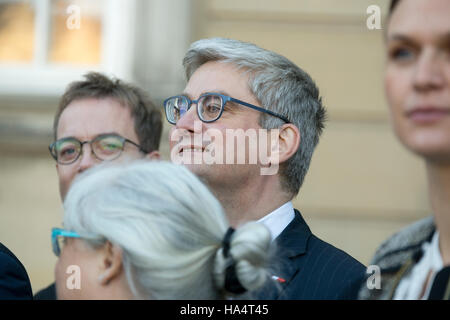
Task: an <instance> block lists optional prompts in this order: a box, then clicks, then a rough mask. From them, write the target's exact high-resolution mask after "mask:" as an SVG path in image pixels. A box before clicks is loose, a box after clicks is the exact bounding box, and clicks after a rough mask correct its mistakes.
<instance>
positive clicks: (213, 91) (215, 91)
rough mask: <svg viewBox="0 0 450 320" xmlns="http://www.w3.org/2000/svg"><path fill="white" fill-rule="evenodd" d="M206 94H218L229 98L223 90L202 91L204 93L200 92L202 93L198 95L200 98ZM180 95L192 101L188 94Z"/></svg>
mask: <svg viewBox="0 0 450 320" xmlns="http://www.w3.org/2000/svg"><path fill="white" fill-rule="evenodd" d="M207 93H220V94H223V95H224V96H228V97H231V96H230V95H229V94H228V93H227V92H225V91H223V90H208V91H204V92H202V93H201V94H200V96H201V95H204V94H207ZM181 95H182V96H186V97H188V98H189V100H193V99H192V96H191V95H190V94H189V93H187V92H183V93H181ZM200 96H198V97H197V99H198V98H199V97H200ZM194 100H195V99H194Z"/></svg>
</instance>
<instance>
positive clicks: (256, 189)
mask: <svg viewBox="0 0 450 320" xmlns="http://www.w3.org/2000/svg"><path fill="white" fill-rule="evenodd" d="M183 65H184V69H185V73H186V77H187V80H188V82H187V85H186V87H185V89H184V92H183V93H182V94H180V95H177V96H173V97H170V98H168V99H166V100H165V102H164V108H165V114H166V118H167V120H168V121H169V122H170V123H171V124H172V125H173V127H172V130H171V134H170V147H171V158H172V160H173V161H177V162H181V163H183V164H185V165H186V166H187V167H188V168H189V169H190V170H192V171H193V172H194V173H196V174H197V175H198V176H199V177H201V178H202V179H203V180H204V181H205V182H206V183H207V185H208V186H209V187H210V188H211V190H212V191H213V193H214V194H215V196H216V197H217V198H218V199H219V200H220V202H221V204H222V205H223V207H224V209H225V211H226V213H227V216H228V218H229V220H230V222H231V225H232V226H234V227H236V226H238V225H241V224H244V223H245V222H247V221H251V220H259V221H261V222H262V223H264V224H265V225H266V226H267V227H269V229H270V230H271V232H272V238H273V239H274V241H276V242H277V245H278V246H277V247H278V252H277V254H276V258H275V259H273V266H274V268H275V270H278V271H275V272H276V273H274V274H273V275H272V276H271V278H270V280H269V281H268V282H267V285H266V287H265V288H264V289H263V290H261V291H260V292H259V293H258V296H257V297H258V298H260V299H348V298H353V296H351V294H352V292H353V291H354V289H355V288H356V287H358V286H359V285H360V283H361V281H362V279H363V277H364V272H365V267H364V266H363V265H362V264H361V263H359V262H358V261H357V260H355V259H354V258H352V257H351V256H349V255H348V254H347V253H345V252H343V251H342V250H339V249H337V248H335V247H333V246H332V245H330V244H328V243H326V242H324V241H322V240H320V239H318V238H317V237H316V236H314V235H313V234H312V233H311V231H310V229H309V227H308V225H307V224H306V222H305V221H304V219H303V218H302V215H301V214H300V212H299V211H298V210H295V209H294V208H293V204H292V199H293V198H294V197H295V196H296V195H297V194H298V192H299V189H300V187H301V185H302V183H303V180H304V177H305V175H306V173H307V171H308V167H309V163H310V160H311V157H312V154H313V151H314V148H315V146H316V145H317V143H318V141H319V136H320V134H321V132H322V129H323V127H324V119H325V109H324V107H323V106H322V103H321V98H320V97H319V91H318V89H317V87H316V86H315V84H314V82H313V80H312V79H311V78H310V76H309V75H308V74H307V73H305V72H304V71H303V70H301V69H300V68H298V67H297V66H296V65H294V64H293V63H292V62H290V61H289V60H288V59H286V58H284V57H282V56H280V55H278V54H276V53H274V52H270V51H267V50H264V49H262V48H259V47H257V46H255V45H253V44H250V43H245V42H241V41H236V40H230V39H220V38H214V39H204V40H200V41H197V42H195V43H193V44H192V45H191V47H190V48H189V50H188V52H187V53H186V55H185V57H184V60H183ZM264 130H265V131H267V134H266V135H260V134H259V132H261V131H264ZM257 133H258V134H257ZM273 133H275V134H273ZM212 137H213V138H212ZM235 139H237V140H239V139H240V140H239V141H240V142H238V143H236V142H235V141H236V140H235ZM261 146H262V147H261ZM264 146H266V147H264ZM261 148H262V149H264V150H262V151H263V152H262V153H261V150H260V149H261ZM242 149H244V151H243V154H244V156H243V158H244V159H245V161H244V163H242V162H239V161H237V159H236V154H237V152H236V150H238V151H239V150H241V152H242ZM255 152H256V153H257V154H256V155H255ZM264 152H266V153H267V154H266V155H267V157H266V159H265V160H266V161H263V158H264V157H263V155H264ZM211 157H212V158H213V159H214V161H210V160H211ZM255 157H256V158H257V161H254V162H251V161H250V160H251V159H255ZM271 165H279V170H277V171H276V172H275V173H272V174H262V171H261V169H262V168H264V167H268V166H271Z"/></svg>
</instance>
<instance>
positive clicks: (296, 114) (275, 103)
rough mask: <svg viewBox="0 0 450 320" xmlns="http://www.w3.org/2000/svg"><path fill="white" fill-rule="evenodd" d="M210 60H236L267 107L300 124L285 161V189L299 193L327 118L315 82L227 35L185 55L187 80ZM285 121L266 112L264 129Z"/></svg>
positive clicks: (201, 43) (274, 56)
mask: <svg viewBox="0 0 450 320" xmlns="http://www.w3.org/2000/svg"><path fill="white" fill-rule="evenodd" d="M210 61H221V62H224V63H230V64H232V65H234V66H236V67H237V68H238V69H240V70H243V71H244V72H248V73H249V83H248V85H249V89H250V91H251V92H252V93H253V95H254V96H255V97H256V99H258V101H259V102H260V103H261V105H262V106H263V107H264V108H267V109H268V110H271V111H274V112H276V113H278V114H281V115H283V116H285V117H287V118H288V119H289V120H290V121H291V122H292V123H293V124H294V125H296V126H297V127H298V128H299V131H300V135H301V142H300V147H299V149H298V150H297V152H296V153H295V154H294V155H293V156H292V157H291V158H290V159H289V160H288V161H286V163H284V164H281V165H280V176H281V183H282V187H283V189H284V190H286V191H287V192H289V193H290V194H292V195H293V196H295V195H296V194H297V193H298V191H299V190H300V187H301V185H302V183H303V180H304V178H305V175H306V173H307V171H308V168H309V163H310V161H311V157H312V154H313V151H314V149H315V147H316V145H317V143H318V142H319V137H320V135H321V133H322V130H323V128H324V122H325V116H326V112H325V108H324V107H323V105H322V100H321V98H320V96H319V89H318V88H317V86H316V85H315V83H314V81H313V80H312V79H311V77H310V76H309V75H308V74H307V73H306V72H305V71H303V70H302V69H300V68H299V67H298V66H296V65H295V64H294V63H292V62H291V61H289V60H288V59H287V58H285V57H283V56H281V55H279V54H277V53H274V52H272V51H269V50H265V49H262V48H260V47H258V46H256V45H254V44H251V43H248V42H242V41H238V40H231V39H223V38H211V39H202V40H199V41H196V42H194V43H193V44H192V45H191V46H190V48H189V50H188V52H187V53H186V55H185V57H184V59H183V66H184V69H185V73H186V78H187V80H189V79H190V77H191V76H192V74H193V73H194V72H195V71H196V70H197V69H198V68H199V67H200V66H201V65H203V64H204V63H207V62H210ZM283 123H284V122H283V121H282V120H280V119H278V118H276V117H273V116H270V115H268V114H266V113H262V114H261V117H260V125H261V127H262V128H265V129H274V128H278V127H280V126H281V125H282V124H283Z"/></svg>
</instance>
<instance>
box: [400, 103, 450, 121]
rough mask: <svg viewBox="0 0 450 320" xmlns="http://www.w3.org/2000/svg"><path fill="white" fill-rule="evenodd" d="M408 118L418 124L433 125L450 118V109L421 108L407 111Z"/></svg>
mask: <svg viewBox="0 0 450 320" xmlns="http://www.w3.org/2000/svg"><path fill="white" fill-rule="evenodd" d="M406 116H407V117H408V118H409V119H411V120H412V121H414V122H416V123H421V124H427V123H433V122H436V121H439V120H441V119H442V118H444V117H447V116H450V108H441V107H435V106H419V107H415V108H413V109H411V110H409V111H407V112H406Z"/></svg>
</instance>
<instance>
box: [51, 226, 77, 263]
mask: <svg viewBox="0 0 450 320" xmlns="http://www.w3.org/2000/svg"><path fill="white" fill-rule="evenodd" d="M58 236H62V237H68V238H81V236H80V235H79V234H78V233H76V232H75V231H69V230H65V229H61V228H52V248H53V253H54V254H55V255H56V256H57V257H59V255H60V254H61V248H60V247H59V243H58Z"/></svg>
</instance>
